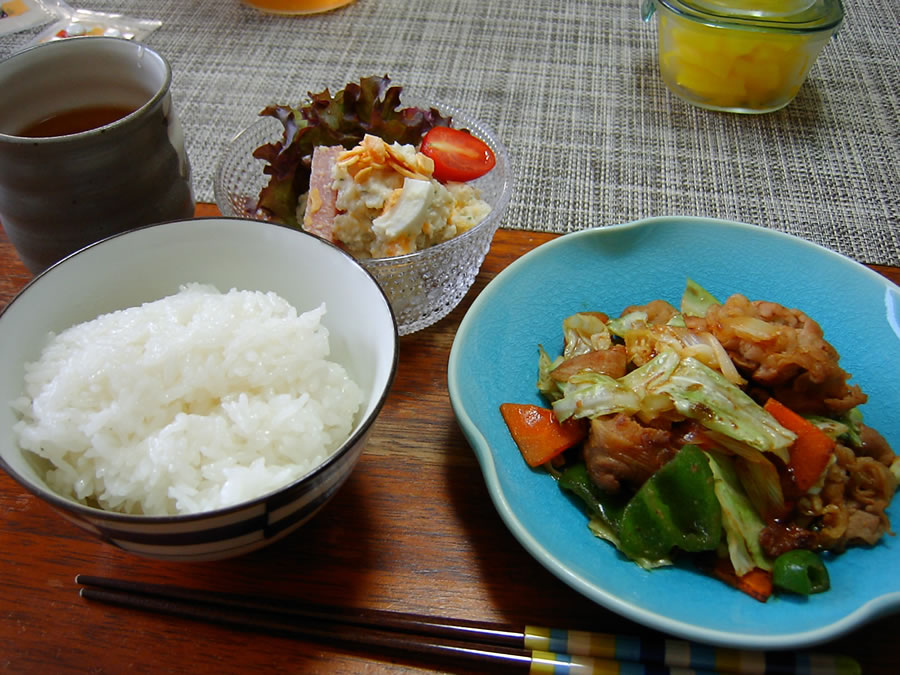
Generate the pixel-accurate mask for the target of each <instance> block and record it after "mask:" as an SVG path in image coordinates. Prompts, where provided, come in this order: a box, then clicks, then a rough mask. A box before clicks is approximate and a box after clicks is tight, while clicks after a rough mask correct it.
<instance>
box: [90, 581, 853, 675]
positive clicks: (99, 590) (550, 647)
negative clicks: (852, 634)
mask: <svg viewBox="0 0 900 675" xmlns="http://www.w3.org/2000/svg"><path fill="white" fill-rule="evenodd" d="M75 583H77V584H79V585H80V586H82V588H81V589H80V591H79V592H80V595H81V596H82V597H83V598H85V599H88V600H93V601H98V602H103V603H107V604H112V605H117V606H121V607H129V608H133V609H140V610H146V611H151V612H157V613H163V614H168V615H173V616H180V617H184V618H189V619H194V620H199V621H205V622H211V623H218V624H224V625H229V626H233V627H238V628H243V629H251V630H255V631H262V632H267V633H274V634H280V635H287V636H293V637H299V638H304V639H307V640H316V641H322V642H326V643H330V644H335V645H338V646H343V647H350V648H357V649H358V648H359V646H361V645H364V646H367V647H374V648H376V649H380V650H386V651H387V652H389V653H394V654H396V653H404V654H416V655H421V656H428V657H437V658H440V659H450V660H453V661H455V662H460V663H462V662H467V663H469V664H474V665H480V666H482V667H487V666H491V667H495V668H496V667H500V666H506V667H508V668H515V669H519V670H522V671H526V670H528V671H530V672H532V673H548V674H549V673H554V674H562V673H578V674H585V675H587V674H589V673H598V674H601V675H625V674H627V675H642V674H647V675H650V674H659V675H667V674H671V675H679V674H686V673H712V672H722V673H740V674H745V675H788V674H791V675H858V674H859V673H860V672H861V668H860V666H859V664H858V663H857V662H856V661H855V660H853V659H851V658H849V657H846V656H841V655H832V654H812V653H787V652H785V653H780V652H778V653H769V652H755V651H743V650H734V649H722V648H713V647H708V646H705V645H700V644H697V643H693V642H685V641H679V640H668V639H663V638H659V639H647V638H637V637H629V636H617V635H607V634H600V633H588V632H585V631H573V630H562V629H553V628H543V627H536V626H525V627H524V628H522V629H520V628H517V627H512V626H508V625H504V624H497V623H490V622H483V621H471V620H465V619H450V618H446V617H438V616H426V615H419V614H407V613H401V612H392V611H384V610H376V609H363V608H353V609H351V608H345V607H330V606H326V605H312V604H305V603H304V604H296V603H294V602H290V601H279V600H276V599H267V598H257V597H248V596H242V595H235V594H231V593H218V592H212V591H202V590H195V589H189V588H182V587H178V586H167V585H159V584H150V583H142V582H134V581H126V580H122V579H112V578H108V577H97V576H89V575H84V574H79V575H78V576H76V577H75Z"/></svg>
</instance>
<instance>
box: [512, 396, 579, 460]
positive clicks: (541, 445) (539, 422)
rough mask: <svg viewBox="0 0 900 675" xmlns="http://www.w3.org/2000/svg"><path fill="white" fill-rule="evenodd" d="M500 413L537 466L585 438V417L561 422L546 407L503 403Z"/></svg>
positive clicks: (520, 450) (519, 444)
mask: <svg viewBox="0 0 900 675" xmlns="http://www.w3.org/2000/svg"><path fill="white" fill-rule="evenodd" d="M500 414H501V415H503V421H505V422H506V426H507V427H508V428H509V433H510V435H512V437H513V440H514V441H515V442H516V445H517V446H518V447H519V452H521V453H522V457H524V458H525V461H526V462H527V463H528V465H529V466H540V465H541V464H544V463H546V462H549V461H550V460H551V459H553V458H554V457H556V456H557V455H559V454H560V453H562V452H564V451H566V450H568V449H569V448H571V447H572V446H573V445H575V444H576V443H580V442H581V441H583V440H584V439H585V437H586V436H587V433H588V423H587V420H583V419H579V420H576V419H568V420H566V421H565V422H560V421H559V420H558V419H556V415H554V414H553V411H552V410H550V409H548V408H542V407H540V406H537V405H530V404H525V403H503V404H502V405H501V406H500Z"/></svg>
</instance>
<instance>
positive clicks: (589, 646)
mask: <svg viewBox="0 0 900 675" xmlns="http://www.w3.org/2000/svg"><path fill="white" fill-rule="evenodd" d="M524 646H525V648H526V649H530V650H532V651H543V652H551V653H554V654H572V655H577V656H586V657H594V658H595V659H605V660H608V661H615V662H619V663H631V664H643V665H649V666H663V667H665V668H668V669H687V670H693V671H706V672H721V673H739V674H740V675H859V674H860V673H861V672H862V669H861V667H860V665H859V663H858V662H857V661H856V660H854V659H852V658H850V657H848V656H843V655H840V654H818V653H813V652H765V651H753V650H741V649H726V648H721V647H711V646H708V645H702V644H699V643H695V642H688V641H684V640H666V639H657V640H654V639H642V638H638V637H632V636H626V635H611V634H604V633H591V632H587V631H577V630H564V629H559V628H545V627H541V626H526V627H525V639H524ZM546 672H552V671H546ZM573 672H574V671H573ZM585 672H587V671H585ZM619 672H622V671H619Z"/></svg>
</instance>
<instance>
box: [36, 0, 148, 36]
mask: <svg viewBox="0 0 900 675" xmlns="http://www.w3.org/2000/svg"><path fill="white" fill-rule="evenodd" d="M58 4H59V5H60V8H59V13H58V14H59V19H58V20H57V21H55V22H54V23H53V24H52V25H51V26H49V27H48V28H46V29H45V30H43V31H41V33H39V34H38V35H37V36H36V37H35V38H34V40H32V41H31V43H30V44H32V45H33V44H39V43H42V42H50V41H52V40H63V39H65V38H72V37H85V36H91V35H107V36H111V37H121V38H126V39H128V40H138V41H140V40H143V39H144V38H145V37H147V36H148V35H149V34H150V33H152V32H153V31H155V30H156V29H157V28H159V27H160V26H161V25H162V22H161V21H157V20H154V19H135V18H133V17H130V16H125V15H124V14H110V13H107V12H95V11H93V10H89V9H72V8H71V7H69V6H68V5H66V3H64V2H59V3H58Z"/></svg>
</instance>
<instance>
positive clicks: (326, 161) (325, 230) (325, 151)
mask: <svg viewBox="0 0 900 675" xmlns="http://www.w3.org/2000/svg"><path fill="white" fill-rule="evenodd" d="M342 152H344V148H343V147H342V146H340V145H329V146H325V145H319V146H317V147H316V149H315V150H314V151H313V156H312V164H311V166H310V171H311V173H310V176H309V194H308V195H307V197H306V212H305V213H304V215H303V229H304V230H306V231H307V232H310V233H312V234H314V235H316V236H317V237H321V238H322V239H325V240H327V241H330V242H334V243H337V239H336V238H335V236H334V217H335V216H336V215H337V214H338V209H337V203H336V202H337V190H335V189H334V187H333V184H334V167H335V164H337V158H338V155H340V154H341V153H342Z"/></svg>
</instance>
